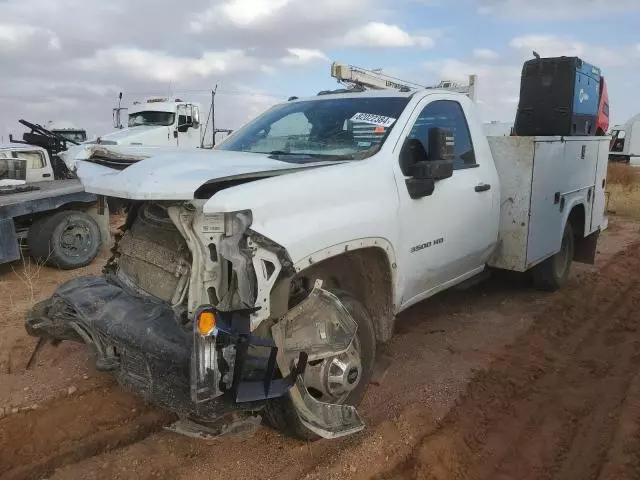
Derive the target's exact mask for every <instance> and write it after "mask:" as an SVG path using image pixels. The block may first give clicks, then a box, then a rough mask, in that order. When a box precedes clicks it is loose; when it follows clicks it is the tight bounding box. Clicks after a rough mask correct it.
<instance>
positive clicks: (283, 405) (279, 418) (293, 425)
mask: <svg viewBox="0 0 640 480" xmlns="http://www.w3.org/2000/svg"><path fill="white" fill-rule="evenodd" d="M331 293H333V294H334V295H336V296H337V297H338V298H339V299H340V301H341V302H342V304H343V305H344V306H345V308H346V309H347V310H348V311H349V313H350V314H351V316H352V317H353V319H354V320H355V321H356V323H357V324H358V330H357V333H356V339H355V341H354V344H356V345H357V347H358V348H357V350H358V354H359V361H357V362H356V363H357V364H358V365H357V366H354V367H352V370H353V373H355V372H356V371H358V370H359V372H358V374H357V375H358V376H359V378H358V383H357V385H356V386H355V388H353V389H352V390H350V391H349V392H348V393H346V396H345V397H344V398H341V399H340V400H339V401H337V402H335V401H334V402H332V401H331V394H332V393H333V391H332V390H331V389H330V388H329V387H326V388H325V389H324V391H323V392H320V391H319V390H322V388H320V387H319V388H312V387H310V385H307V388H308V390H309V393H310V394H311V395H313V396H314V397H316V398H318V400H320V401H323V402H328V403H340V404H346V405H352V406H354V407H357V406H358V405H360V403H361V402H362V399H363V397H364V394H365V392H366V390H367V387H368V385H369V382H370V381H371V376H372V374H373V366H374V361H375V353H376V337H375V331H374V327H373V319H372V318H371V314H370V313H369V311H368V310H367V309H366V307H365V306H364V305H363V304H362V303H361V302H360V301H359V300H357V299H356V298H355V297H353V296H352V295H351V294H349V293H347V292H344V291H340V290H332V291H331ZM347 353H348V352H347ZM336 358H340V356H338V357H336ZM322 362H331V359H326V360H322ZM313 363H315V362H313ZM340 363H342V362H340ZM321 367H322V364H318V365H311V364H310V365H308V366H307V372H305V377H304V378H305V382H306V381H307V376H308V375H309V374H312V371H313V369H314V368H315V369H321ZM330 369H331V367H330V366H329V367H328V368H327V373H328V372H329V370H330ZM323 371H324V370H323ZM333 373H335V372H333ZM346 373H347V374H348V373H349V372H346ZM346 377H347V378H348V377H349V375H346ZM342 391H344V390H342ZM338 392H339V391H338ZM338 392H336V393H338ZM265 418H266V420H267V422H268V423H269V424H270V425H271V426H272V427H274V428H277V429H278V430H280V431H282V432H284V433H286V434H289V435H291V436H294V437H298V438H300V439H302V440H307V441H314V440H318V439H319V438H320V437H319V436H318V435H317V434H315V433H314V432H312V431H311V430H309V429H308V428H306V427H305V426H304V425H303V424H302V422H301V421H300V419H299V417H298V413H297V411H296V408H295V406H294V404H293V402H292V401H291V398H290V397H289V395H288V394H287V395H285V396H283V397H281V398H276V399H272V400H270V401H269V402H268V403H267V406H266V407H265Z"/></svg>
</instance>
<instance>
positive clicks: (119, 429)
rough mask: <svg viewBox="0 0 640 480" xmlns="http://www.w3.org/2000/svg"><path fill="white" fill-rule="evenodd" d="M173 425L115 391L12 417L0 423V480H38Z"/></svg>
mask: <svg viewBox="0 0 640 480" xmlns="http://www.w3.org/2000/svg"><path fill="white" fill-rule="evenodd" d="M170 419H171V416H170V415H169V414H167V413H165V412H163V411H161V410H158V409H154V408H149V407H147V406H145V405H144V404H143V402H142V401H140V400H138V399H137V398H136V397H134V396H132V395H130V394H128V393H126V392H123V391H121V390H118V389H115V388H109V389H106V388H99V389H95V390H91V391H89V392H85V393H83V394H79V395H73V396H69V397H67V398H64V399H59V400H57V401H55V402H53V403H52V404H50V405H48V406H43V407H42V408H38V409H36V410H31V411H24V412H20V413H16V414H13V415H10V416H8V417H6V418H4V419H2V420H1V421H0V479H2V480H13V479H16V480H17V479H25V478H40V477H41V476H43V475H47V474H49V473H51V472H53V470H55V469H56V468H58V467H60V466H63V465H67V464H69V463H75V462H78V461H80V460H82V459H84V458H87V457H91V456H93V455H97V454H99V453H102V452H105V451H109V450H112V449H114V448H118V447H122V446H124V445H129V444H131V443H135V442H137V441H139V440H140V439H142V438H144V437H147V436H148V435H150V434H151V433H152V432H155V431H157V430H160V429H161V428H162V426H163V425H165V424H167V423H168V422H169V421H170Z"/></svg>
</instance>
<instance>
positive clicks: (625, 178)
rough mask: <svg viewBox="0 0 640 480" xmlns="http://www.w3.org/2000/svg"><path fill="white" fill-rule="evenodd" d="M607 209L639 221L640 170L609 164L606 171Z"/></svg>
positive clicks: (624, 165)
mask: <svg viewBox="0 0 640 480" xmlns="http://www.w3.org/2000/svg"><path fill="white" fill-rule="evenodd" d="M606 190H607V192H606V193H607V209H608V210H609V211H610V212H612V213H615V214H617V215H624V216H628V217H633V218H638V219H640V168H639V167H632V166H630V165H627V164H623V163H611V164H609V168H608V171H607V189H606Z"/></svg>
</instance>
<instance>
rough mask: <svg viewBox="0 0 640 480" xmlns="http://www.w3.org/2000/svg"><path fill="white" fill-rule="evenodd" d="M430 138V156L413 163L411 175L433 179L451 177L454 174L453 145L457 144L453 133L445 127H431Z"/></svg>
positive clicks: (410, 170) (410, 169)
mask: <svg viewBox="0 0 640 480" xmlns="http://www.w3.org/2000/svg"><path fill="white" fill-rule="evenodd" d="M428 139H429V154H428V158H427V159H426V160H425V161H418V162H416V163H414V164H413V165H411V167H410V168H409V176H411V177H413V178H430V179H433V180H444V179H445V178H449V177H451V176H452V175H453V147H454V145H455V143H454V137H453V135H451V133H450V132H449V131H448V130H445V129H444V128H430V129H429V135H428ZM423 150H424V147H423Z"/></svg>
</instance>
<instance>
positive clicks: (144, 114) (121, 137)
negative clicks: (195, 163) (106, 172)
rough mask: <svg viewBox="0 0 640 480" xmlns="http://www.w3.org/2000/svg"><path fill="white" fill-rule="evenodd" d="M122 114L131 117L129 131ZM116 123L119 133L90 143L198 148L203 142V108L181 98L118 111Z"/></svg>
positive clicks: (128, 122)
mask: <svg viewBox="0 0 640 480" xmlns="http://www.w3.org/2000/svg"><path fill="white" fill-rule="evenodd" d="M121 111H125V112H127V113H128V116H127V126H126V127H124V126H123V125H122V123H121V119H120V112H121ZM116 113H117V115H116ZM113 121H114V127H115V128H117V130H116V131H115V132H111V133H107V134H106V135H101V136H100V137H98V139H96V140H95V141H92V142H89V143H97V144H100V145H153V146H167V147H179V148H198V147H200V146H201V145H202V142H203V138H202V124H201V122H200V104H198V103H194V102H184V101H182V100H180V99H179V98H176V99H175V100H170V99H169V98H151V99H148V100H146V101H144V102H140V101H135V102H133V105H132V106H131V107H129V108H128V109H124V108H118V109H115V110H114V116H113Z"/></svg>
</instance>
